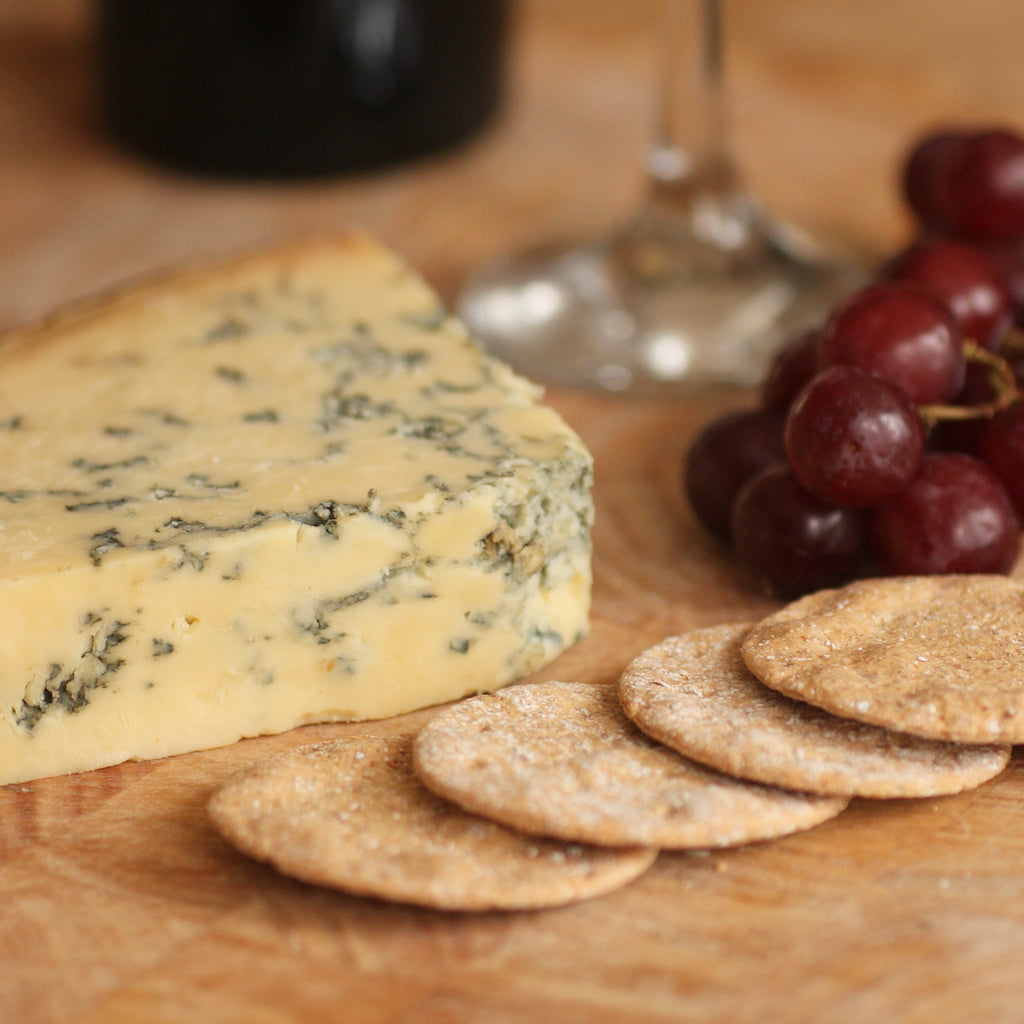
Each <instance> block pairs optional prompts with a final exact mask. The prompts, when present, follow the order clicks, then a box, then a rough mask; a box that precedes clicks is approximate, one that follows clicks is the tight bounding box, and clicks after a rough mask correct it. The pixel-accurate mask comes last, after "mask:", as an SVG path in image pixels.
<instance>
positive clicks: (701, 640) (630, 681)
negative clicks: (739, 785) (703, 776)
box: [619, 624, 1010, 798]
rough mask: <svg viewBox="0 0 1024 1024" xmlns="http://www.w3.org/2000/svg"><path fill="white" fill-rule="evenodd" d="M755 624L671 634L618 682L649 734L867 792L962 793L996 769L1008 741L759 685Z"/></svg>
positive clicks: (683, 747) (714, 761)
mask: <svg viewBox="0 0 1024 1024" xmlns="http://www.w3.org/2000/svg"><path fill="white" fill-rule="evenodd" d="M749 630H750V624H732V625H727V626H712V627H710V628H707V629H700V630H695V631H694V632H691V633H686V634H683V635H681V636H674V637H670V638H669V639H667V640H665V641H663V642H662V643H660V644H657V645H655V646H654V647H651V648H650V649H649V650H647V651H645V652H644V653H643V654H641V655H639V656H638V657H637V658H635V659H634V660H633V661H632V662H630V664H629V665H628V666H627V668H626V670H625V672H624V673H623V674H622V678H621V679H620V680H619V699H620V700H621V702H622V706H623V709H624V710H625V712H626V714H627V715H628V716H629V717H630V718H631V719H632V720H633V721H634V722H635V723H636V724H637V725H638V726H639V727H640V728H641V729H642V730H643V731H644V732H645V733H647V734H648V735H649V736H652V737H653V738H654V739H656V740H659V741H660V742H661V743H664V744H666V745H667V746H669V747H671V748H672V749H673V750H678V751H679V752H680V753H681V754H684V755H685V756H687V757H691V758H693V759H694V760H695V761H699V762H700V763H701V764H706V765H709V766H710V767H712V768H716V769H718V770H719V771H723V772H727V773H728V774H730V775H737V776H739V777H741V778H747V779H755V780H756V781H758V782H765V783H770V784H772V785H776V786H785V787H789V788H791V789H803V790H809V791H811V792H815V793H833V794H837V795H843V796H862V797H876V798H880V797H923V796H939V795H941V794H948V793H958V792H961V791H963V790H965V789H969V788H972V787H974V786H978V785H980V784H981V783H982V782H985V781H987V780H988V779H990V778H992V777H993V776H995V775H997V774H999V772H1001V771H1002V770H1003V768H1005V767H1006V764H1007V762H1008V761H1009V759H1010V748H1009V746H973V745H972V746H968V745H964V744H958V743H947V742H943V741H939V740H927V739H922V738H920V737H916V736H908V735H906V734H905V733H897V732H893V731H891V730H889V729H880V728H878V727H877V726H873V725H865V724H863V723H861V722H854V721H852V720H849V719H844V718H838V717H836V716H835V715H832V714H829V713H828V712H827V711H823V710H821V709H820V708H816V707H813V706H811V705H810V704H805V703H802V702H798V701H794V700H790V699H789V698H788V697H784V696H783V695H782V694H780V693H777V692H776V691H774V690H770V689H768V688H767V687H766V686H764V685H762V684H761V683H760V682H758V680H757V679H755V678H754V676H752V675H751V673H750V670H749V669H748V668H747V667H746V665H745V664H744V661H743V657H742V655H741V652H740V645H741V643H742V641H743V640H744V639H745V637H746V636H747V634H748V632H749Z"/></svg>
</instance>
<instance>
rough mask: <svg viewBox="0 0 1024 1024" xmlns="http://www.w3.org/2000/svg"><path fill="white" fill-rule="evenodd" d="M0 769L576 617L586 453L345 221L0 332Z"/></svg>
mask: <svg viewBox="0 0 1024 1024" xmlns="http://www.w3.org/2000/svg"><path fill="white" fill-rule="evenodd" d="M0 413H2V415H3V421H4V427H3V429H2V431H0V444H3V445H4V448H5V451H4V457H3V459H2V460H0V614H2V615H3V621H4V623H5V630H4V632H3V635H0V783H7V782H14V781H24V780H26V779H31V778H37V777H42V776H47V775H55V774H61V773H65V772H72V771H82V770H87V769H92V768H96V767H101V766H103V765H109V764H114V763H117V762H120V761H123V760H126V759H130V758H153V757H160V756H165V755H169V754H177V753H183V752H186V751H190V750H196V749H202V748H206V747H212V746H220V745H223V744H227V743H230V742H233V741H234V740H236V739H239V738H241V737H244V736H254V735H259V734H265V733H274V732H281V731H284V730H287V729H290V728H292V727H294V726H297V725H301V724H303V723H309V722H319V721H329V720H356V719H368V718H380V717H386V716H390V715H395V714H399V713H402V712H405V711H409V710H412V709H414V708H418V707H423V706H426V705H430V704H436V703H440V702H444V701H448V700H452V699H455V698H457V697H461V696H464V695H465V694H468V693H473V692H480V691H485V690H491V689H495V688H497V687H499V686H502V685H505V684H506V683H508V682H511V681H513V680H515V679H517V678H520V677H522V676H523V675H526V674H528V673H529V672H531V671H533V670H535V669H537V668H539V667H541V666H542V665H544V664H546V663H547V662H548V661H550V660H551V659H552V658H554V657H555V656H556V655H557V654H559V653H560V652H561V651H562V650H564V649H565V648H566V647H567V646H569V645H571V644H572V643H574V642H576V641H577V640H578V639H580V638H581V637H582V636H583V635H584V634H585V633H586V631H587V628H588V614H589V602H590V584H591V576H590V550H591V549H590V524H591V519H592V503H591V496H590V485H591V460H590V456H589V454H588V453H587V451H586V449H585V447H584V446H583V444H582V443H581V442H580V440H579V438H578V437H577V436H576V435H575V434H574V433H573V432H572V431H571V430H570V429H569V428H568V427H567V426H566V425H565V423H564V422H563V421H562V420H561V419H560V418H559V417H558V416H557V414H556V413H555V412H554V411H553V410H551V409H550V408H548V407H546V406H544V405H542V404H541V403H540V402H539V395H538V391H537V389H535V388H534V387H533V385H531V384H529V383H527V382H526V381H523V380H522V379H521V378H518V377H516V376H515V375H514V374H512V373H511V371H510V370H508V368H507V367H505V366H504V365H503V364H501V363H499V362H497V361H495V360H493V359H491V358H490V357H488V356H486V355H484V354H483V353H481V352H480V350H479V349H478V348H477V346H476V345H475V344H473V342H472V341H471V340H470V339H468V338H467V337H466V335H465V332H464V331H463V330H462V329H461V327H460V326H459V325H458V324H457V323H455V322H453V321H452V320H451V319H449V318H448V317H447V316H446V315H445V314H444V312H443V310H442V309H441V307H440V304H439V302H438V300H437V298H436V296H435V295H434V294H433V293H432V292H431V291H430V289H429V288H427V287H426V286H425V285H424V284H423V282H422V281H421V280H420V279H419V278H418V277H416V276H415V275H413V274H412V273H410V272H409V270H408V269H407V268H406V267H405V266H404V265H403V264H401V263H400V262H399V261H398V260H396V259H395V258H394V257H393V256H391V255H390V254H389V253H387V252H386V251H384V250H382V249H380V248H379V247H378V246H376V245H374V244H373V243H371V242H369V241H367V240H365V239H363V238H361V237H353V238H346V239H344V240H342V241H341V242H338V243H325V244H322V245H313V246H305V247H297V248H295V249H292V250H288V251H286V252H283V253H275V254H269V255H265V256H257V257H252V258H249V259H246V260H243V261H240V262H239V263H236V264H233V265H231V266H228V267H223V268H220V269H217V270H214V271H206V272H203V273H199V274H195V275H191V276H184V277H181V278H177V279H174V280H169V281H167V282H164V283H158V284H153V285H149V286H145V287H142V288H138V289H135V290H133V291H131V292H127V293H125V294H124V295H122V296H119V297H116V298H113V299H110V300H107V301H106V302H104V303H101V304H98V305H96V306H94V307H92V308H90V309H85V310H82V311H79V312H77V313H74V314H70V315H68V316H65V317H63V318H61V319H58V320H55V321H53V322H51V323H49V324H46V325H42V326H39V327H36V328H34V329H32V330H29V331H26V332H24V333H23V334H22V335H20V336H18V337H15V338H13V339H11V340H10V342H9V343H8V344H7V345H6V347H4V348H3V349H0Z"/></svg>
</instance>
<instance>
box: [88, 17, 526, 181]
mask: <svg viewBox="0 0 1024 1024" xmlns="http://www.w3.org/2000/svg"><path fill="white" fill-rule="evenodd" d="M97 2H98V8H97V24H96V28H97V45H98V49H99V54H98V57H99V60H98V65H99V76H100V98H101V103H102V106H103V114H104V117H105V119H106V123H107V125H108V126H109V128H110V130H111V132H112V133H113V135H114V136H115V137H116V138H117V139H118V140H120V141H121V142H122V143H124V144H126V145H128V146H130V147H131V148H133V149H135V150H137V151H138V152H140V153H143V154H145V155H147V156H148V157H151V158H153V159H156V160H158V161H160V162H162V163H165V164H170V165H174V166H177V167H181V168H185V169H190V170H193V171H199V172H205V173H212V174H218V175H233V176H242V177H297V176H310V175H324V174H339V173H348V172H356V171H366V170H371V169H374V168H380V167H384V166H387V165H390V164H395V163H398V162H400V161H404V160H408V159H411V158H414V157H418V156H423V155H426V154H429V153H433V152H436V151H438V150H441V149H444V148H446V147H448V146H450V145H453V144H455V143H457V142H459V141H462V140H464V139H466V138H468V137H469V136H471V135H472V134H473V133H474V132H476V131H477V130H478V129H480V128H481V127H482V126H483V125H484V124H485V123H486V122H487V120H488V119H489V117H490V115H491V114H492V113H493V112H494V111H495V109H496V108H497V105H498V102H499V99H500V91H501V81H502V52H503V40H504V29H505V22H506V15H507V2H506V0H97Z"/></svg>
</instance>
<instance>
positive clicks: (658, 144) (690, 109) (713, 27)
mask: <svg viewBox="0 0 1024 1024" xmlns="http://www.w3.org/2000/svg"><path fill="white" fill-rule="evenodd" d="M664 28H665V34H664V38H665V42H664V58H663V70H662V81H661V85H660V90H659V92H660V110H659V114H658V121H657V125H656V129H655V135H654V139H653V144H652V146H651V148H650V153H649V157H648V162H647V170H648V190H649V195H648V207H649V210H648V212H649V215H650V216H652V217H655V218H660V219H664V220H666V221H668V222H676V226H677V228H681V229H683V230H685V231H687V232H688V233H690V234H691V235H694V236H696V237H697V238H699V239H700V240H702V241H705V242H708V243H710V244H712V245H714V246H716V247H721V248H727V249H735V248H740V247H742V246H743V245H744V244H745V243H746V242H747V240H748V239H747V235H748V234H749V231H750V228H751V225H752V220H753V211H752V209H751V207H750V204H749V202H748V200H747V196H746V194H745V192H744V190H743V189H742V187H741V185H740V181H739V175H738V173H737V170H736V166H735V163H734V161H733V157H732V153H731V147H730V142H731V140H730V134H731V133H730V129H729V124H728V116H727V111H726V96H725V92H726V89H725V79H724V72H723V47H722V8H721V4H720V2H719V0H665V24H664Z"/></svg>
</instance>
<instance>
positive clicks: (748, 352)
mask: <svg viewBox="0 0 1024 1024" xmlns="http://www.w3.org/2000/svg"><path fill="white" fill-rule="evenodd" d="M664 16H665V24H664V29H665V33H664V34H665V51H666V52H665V65H664V73H663V79H662V83H661V100H660V107H661V109H660V116H659V119H658V126H657V131H656V133H655V137H654V139H653V142H652V145H651V146H650V151H649V155H648V160H647V196H646V201H645V203H644V204H643V206H642V208H641V210H640V211H639V212H638V213H637V215H636V216H635V217H633V218H632V219H631V220H630V221H629V223H627V224H626V225H625V226H624V227H623V228H622V229H621V230H619V231H616V232H614V233H613V234H612V235H611V236H610V237H607V238H602V239H599V240H597V241H594V242H592V243H589V244H585V245H581V246H578V247H573V248H568V249H561V250H555V251H551V250H549V251H544V252H535V253H532V254H524V255H520V256H517V257H514V258H512V259H510V260H507V261H503V262H501V263H498V264H497V265H494V266H491V267H488V268H486V269H485V270H484V271H483V272H481V273H479V274H478V275H476V276H474V277H472V278H471V279H470V280H469V281H467V282H466V284H465V286H464V288H463V291H462V293H461V295H460V297H459V300H458V311H459V313H460V315H461V317H462V318H463V320H464V321H465V323H466V324H467V326H468V327H469V329H470V330H471V331H472V332H473V333H474V334H475V335H476V337H478V338H479V339H480V340H481V341H482V342H483V344H484V345H485V346H486V347H487V348H488V349H489V350H490V351H492V352H494V353H495V354H496V355H498V356H500V357H502V358H504V359H505V360H507V361H508V362H509V363H511V364H512V365H513V366H514V367H515V368H516V369H518V370H519V371H520V372H522V373H524V374H526V375H527V376H531V377H534V378H535V379H537V380H540V381H543V382H545V383H549V384H554V385H558V386H563V387H589V388H598V389H604V390H607V391H612V392H635V393H648V392H662V391H669V392H677V391H679V390H680V389H682V388H684V387H693V386H699V387H705V386H709V385H730V386H732V385H738V386H752V385H754V384H756V383H757V382H758V381H760V380H761V379H762V377H763V375H764V373H765V371H766V368H767V365H768V363H769V362H770V359H771V358H772V356H773V355H774V353H775V352H776V351H777V350H778V348H779V347H781V345H782V344H783V343H785V342H786V341H787V340H789V339H790V338H792V337H795V336H796V335H798V334H799V333H800V332H802V331H804V330H807V329H810V328H811V327H812V326H814V325H815V324H816V323H817V322H819V321H820V320H821V319H822V318H823V317H824V315H825V314H826V313H827V311H828V310H829V308H830V307H831V306H833V305H834V304H835V303H836V302H837V301H838V300H839V299H840V298H841V297H842V296H843V295H845V294H847V293H849V292H850V291H852V290H853V289H854V288H855V287H857V285H859V284H860V283H862V281H863V280H864V274H863V270H862V267H861V265H860V264H859V262H858V261H857V260H855V259H853V258H852V257H851V256H850V255H848V254H845V253H840V252H838V251H830V250H828V249H826V247H824V246H823V245H822V244H821V243H819V242H817V241H815V240H812V239H811V238H810V237H809V236H807V235H805V234H802V233H801V232H799V231H797V230H796V229H794V228H792V227H790V226H788V225H784V224H781V223H779V222H777V221H775V220H773V219H771V218H769V217H767V216H766V215H765V214H764V213H763V212H762V211H761V210H760V208H759V207H758V204H757V203H756V202H755V201H754V199H753V198H752V197H751V195H750V194H749V193H748V192H747V191H746V189H745V188H744V186H743V184H742V182H741V180H740V175H739V174H738V172H737V168H736V164H735V162H734V160H733V157H732V154H731V152H730V145H729V143H730V139H729V135H730V131H729V126H728V124H727V117H726V109H725V95H724V93H725V89H724V81H723V73H722V32H721V24H722V19H721V8H720V4H719V3H718V2H717V0H665V12H664Z"/></svg>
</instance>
